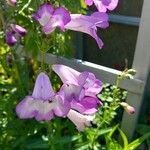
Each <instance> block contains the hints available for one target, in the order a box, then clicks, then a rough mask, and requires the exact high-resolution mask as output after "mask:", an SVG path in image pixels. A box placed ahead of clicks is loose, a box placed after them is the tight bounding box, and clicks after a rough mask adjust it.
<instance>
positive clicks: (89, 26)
mask: <svg viewBox="0 0 150 150" xmlns="http://www.w3.org/2000/svg"><path fill="white" fill-rule="evenodd" d="M108 26H109V23H108V15H107V14H106V13H100V12H95V13H93V14H92V15H91V16H86V15H81V14H71V21H70V22H69V23H68V24H66V25H65V28H66V29H69V30H73V31H79V32H83V33H87V34H89V35H91V36H92V37H93V38H94V39H95V40H96V42H97V44H98V46H99V48H100V49H101V48H102V46H103V42H102V40H101V39H100V38H99V37H98V35H97V27H99V28H102V29H105V28H107V27H108Z"/></svg>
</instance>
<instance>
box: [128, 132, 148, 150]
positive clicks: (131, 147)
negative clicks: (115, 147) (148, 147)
mask: <svg viewBox="0 0 150 150" xmlns="http://www.w3.org/2000/svg"><path fill="white" fill-rule="evenodd" d="M148 138H150V132H149V133H146V134H144V135H143V136H142V137H140V138H138V139H136V140H134V141H133V142H131V143H130V144H129V145H128V150H135V149H136V148H137V147H138V146H140V145H141V144H142V143H143V142H144V141H145V140H146V139H148Z"/></svg>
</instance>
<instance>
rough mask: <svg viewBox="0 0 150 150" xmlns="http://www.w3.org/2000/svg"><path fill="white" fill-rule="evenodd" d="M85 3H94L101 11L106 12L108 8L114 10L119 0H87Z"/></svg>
mask: <svg viewBox="0 0 150 150" xmlns="http://www.w3.org/2000/svg"><path fill="white" fill-rule="evenodd" d="M85 3H86V4H87V5H89V6H91V5H93V3H94V4H95V6H96V7H97V9H98V11H99V12H106V11H107V9H108V10H110V11H112V10H114V9H115V8H116V7H117V5H118V0H85Z"/></svg>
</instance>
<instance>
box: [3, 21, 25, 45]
mask: <svg viewBox="0 0 150 150" xmlns="http://www.w3.org/2000/svg"><path fill="white" fill-rule="evenodd" d="M26 34H27V31H26V29H25V28H23V27H21V26H19V25H17V24H10V31H7V32H6V36H5V40H6V43H7V44H8V45H9V46H14V45H15V44H16V43H17V39H18V38H20V37H23V36H25V35H26Z"/></svg>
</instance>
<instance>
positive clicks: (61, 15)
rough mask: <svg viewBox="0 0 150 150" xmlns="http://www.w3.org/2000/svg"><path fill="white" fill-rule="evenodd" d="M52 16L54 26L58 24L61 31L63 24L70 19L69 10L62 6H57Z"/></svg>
mask: <svg viewBox="0 0 150 150" xmlns="http://www.w3.org/2000/svg"><path fill="white" fill-rule="evenodd" d="M53 18H54V19H55V26H59V27H60V28H61V30H62V31H64V26H65V25H66V24H67V23H68V22H70V20H71V17H70V14H69V12H68V11H67V10H66V9H65V8H64V7H59V8H57V9H56V10H55V12H54V14H53Z"/></svg>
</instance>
